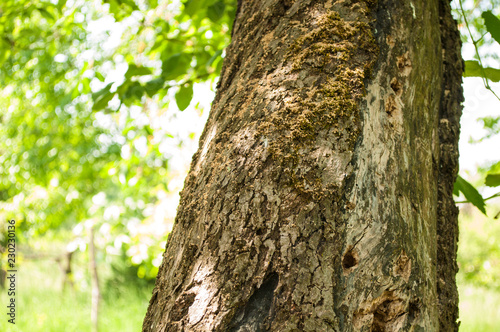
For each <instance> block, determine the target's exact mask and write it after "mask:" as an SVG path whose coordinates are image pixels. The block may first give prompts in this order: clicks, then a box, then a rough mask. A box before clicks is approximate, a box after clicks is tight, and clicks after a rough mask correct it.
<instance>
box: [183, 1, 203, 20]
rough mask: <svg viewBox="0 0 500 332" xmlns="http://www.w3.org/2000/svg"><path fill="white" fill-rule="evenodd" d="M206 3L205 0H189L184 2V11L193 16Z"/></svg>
mask: <svg viewBox="0 0 500 332" xmlns="http://www.w3.org/2000/svg"><path fill="white" fill-rule="evenodd" d="M204 4H205V1H204V0H188V1H186V2H184V13H185V14H187V15H189V16H193V15H195V14H196V13H197V12H199V11H200V10H201V9H203V7H204ZM205 8H206V7H205Z"/></svg>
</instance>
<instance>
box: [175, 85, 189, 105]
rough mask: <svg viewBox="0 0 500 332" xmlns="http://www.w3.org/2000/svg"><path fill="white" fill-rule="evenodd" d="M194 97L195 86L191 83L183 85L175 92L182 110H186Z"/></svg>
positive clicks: (176, 100)
mask: <svg viewBox="0 0 500 332" xmlns="http://www.w3.org/2000/svg"><path fill="white" fill-rule="evenodd" d="M191 99H193V86H192V85H191V84H189V85H186V86H182V87H181V88H180V89H179V91H177V93H176V94H175V102H176V103H177V107H179V109H180V110H181V111H184V110H185V109H186V108H187V107H188V106H189V104H190V103H191Z"/></svg>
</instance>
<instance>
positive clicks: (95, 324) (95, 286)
mask: <svg viewBox="0 0 500 332" xmlns="http://www.w3.org/2000/svg"><path fill="white" fill-rule="evenodd" d="M94 231H95V230H94V226H92V227H90V228H89V259H90V277H91V285H92V308H91V313H90V320H91V323H92V331H93V332H97V331H99V302H100V300H101V291H100V288H99V276H98V274H97V263H96V258H95V256H96V252H95V243H94Z"/></svg>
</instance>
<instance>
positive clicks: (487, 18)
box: [481, 10, 500, 44]
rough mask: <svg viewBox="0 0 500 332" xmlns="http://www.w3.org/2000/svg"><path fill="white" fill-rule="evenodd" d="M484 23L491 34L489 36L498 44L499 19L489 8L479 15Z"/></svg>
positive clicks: (499, 35) (499, 32) (499, 38)
mask: <svg viewBox="0 0 500 332" xmlns="http://www.w3.org/2000/svg"><path fill="white" fill-rule="evenodd" d="M481 16H482V17H483V19H484V24H485V25H486V30H488V32H489V33H490V34H491V37H493V39H495V40H496V41H497V43H499V44H500V20H499V19H498V17H496V16H495V15H494V14H493V13H492V12H491V11H490V10H488V11H485V12H483V14H482V15H481Z"/></svg>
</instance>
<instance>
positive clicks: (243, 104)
mask: <svg viewBox="0 0 500 332" xmlns="http://www.w3.org/2000/svg"><path fill="white" fill-rule="evenodd" d="M442 36H443V37H442ZM442 40H443V42H442ZM459 48H460V47H459V39H458V35H457V33H456V28H455V25H454V22H453V20H452V18H451V15H450V13H449V6H448V4H447V3H446V2H445V1H444V0H443V1H440V0H420V1H409V2H400V1H393V0H380V1H378V2H377V1H375V0H366V1H349V0H337V1H334V0H330V1H326V2H319V1H308V0H296V1H288V0H285V1H283V0H280V1H276V0H248V1H246V0H243V1H242V2H241V3H240V5H239V9H238V14H237V17H236V21H235V24H234V30H233V40H232V42H231V45H230V46H229V47H228V49H227V55H226V59H225V62H224V67H223V70H222V74H221V78H220V82H219V86H218V92H217V96H216V99H215V101H214V103H213V105H212V110H211V113H210V117H209V120H208V123H207V126H206V128H205V131H204V134H203V135H202V139H201V142H200V149H199V151H198V152H197V153H196V154H195V156H194V158H193V163H192V165H191V171H190V173H189V175H188V177H187V179H186V182H185V187H184V190H183V192H182V195H181V204H180V206H179V210H178V214H177V219H176V225H175V227H174V230H173V231H172V233H171V235H170V237H169V241H168V244H167V248H166V252H165V254H164V259H163V263H162V265H161V267H160V272H159V274H158V278H157V282H156V287H155V289H154V291H153V296H152V299H151V301H150V306H149V308H148V312H147V315H146V318H145V320H144V325H143V331H234V332H237V331H240V332H243V331H400V330H401V331H438V330H440V329H441V330H442V331H452V330H456V329H457V326H456V318H457V309H456V308H457V293H456V286H455V273H456V263H455V256H456V241H457V226H456V208H455V207H454V205H453V200H452V196H451V195H452V191H451V190H452V186H453V181H454V177H455V176H456V172H457V156H458V153H457V139H458V119H459V116H460V106H459V104H460V101H461V90H460V73H461V70H462V69H461V68H462V63H461V60H460V51H459Z"/></svg>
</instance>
